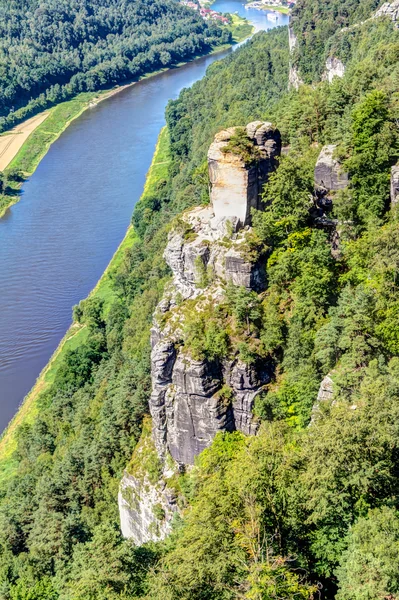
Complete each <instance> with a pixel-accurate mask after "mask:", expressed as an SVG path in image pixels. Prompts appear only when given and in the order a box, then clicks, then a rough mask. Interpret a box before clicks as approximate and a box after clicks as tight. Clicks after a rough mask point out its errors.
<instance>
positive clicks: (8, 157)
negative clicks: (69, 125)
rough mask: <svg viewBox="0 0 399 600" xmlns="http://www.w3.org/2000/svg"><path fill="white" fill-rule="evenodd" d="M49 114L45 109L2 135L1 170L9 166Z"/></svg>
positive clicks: (0, 137) (0, 145) (0, 148)
mask: <svg viewBox="0 0 399 600" xmlns="http://www.w3.org/2000/svg"><path fill="white" fill-rule="evenodd" d="M49 114H50V113H49V111H48V110H45V111H44V112H42V113H39V114H38V115H35V116H34V117H31V118H30V119H27V120H26V121H23V122H22V123H20V124H19V125H16V127H14V128H13V129H11V130H10V131H7V132H6V133H4V134H3V135H2V136H0V171H4V169H5V168H6V167H8V165H9V164H10V162H11V161H12V159H13V158H14V156H16V155H17V153H18V152H19V150H20V149H21V148H22V146H23V145H24V143H25V142H26V140H27V139H28V137H29V136H30V134H31V133H33V132H34V131H35V129H36V128H37V127H39V125H41V124H42V123H43V121H45V120H46V119H47V117H48V115H49Z"/></svg>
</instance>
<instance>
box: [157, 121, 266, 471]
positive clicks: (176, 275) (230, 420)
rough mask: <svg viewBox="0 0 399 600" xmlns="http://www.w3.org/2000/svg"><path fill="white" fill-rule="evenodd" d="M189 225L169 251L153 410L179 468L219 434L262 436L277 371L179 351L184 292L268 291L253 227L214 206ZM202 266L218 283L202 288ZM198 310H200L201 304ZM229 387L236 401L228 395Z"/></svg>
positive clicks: (190, 218)
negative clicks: (255, 254) (252, 247)
mask: <svg viewBox="0 0 399 600" xmlns="http://www.w3.org/2000/svg"><path fill="white" fill-rule="evenodd" d="M258 135H263V132H262V131H261V132H259V133H258ZM183 222H184V223H186V224H187V226H189V227H190V229H189V230H187V228H186V227H185V226H184V225H182V226H181V227H180V229H179V228H178V229H177V230H174V231H172V232H171V233H170V236H169V243H168V245H167V248H166V250H165V258H166V260H167V262H168V264H169V266H170V268H171V269H172V272H173V285H172V288H171V290H170V291H169V297H168V299H166V298H164V299H163V300H162V302H161V303H160V305H159V307H158V311H157V315H158V316H157V318H156V319H155V320H154V325H153V328H152V355H151V361H152V394H151V400H150V410H151V415H152V419H153V437H154V441H155V445H156V448H157V451H158V454H159V456H161V457H165V456H166V455H167V454H168V453H170V454H171V456H172V457H173V459H174V460H175V461H176V462H177V463H179V464H193V462H194V458H195V456H196V455H198V454H199V453H200V452H202V450H203V449H204V448H206V447H207V446H209V444H210V443H211V442H212V439H213V438H214V436H215V435H216V433H217V432H218V431H233V430H235V429H239V430H241V431H243V432H244V433H246V434H249V433H255V432H256V423H255V422H254V420H253V415H252V408H253V404H254V400H255V398H256V395H257V394H259V392H260V391H261V390H262V389H263V386H264V385H265V383H267V382H268V381H269V379H270V373H269V372H268V371H267V369H266V372H264V371H265V370H264V369H263V371H262V372H261V370H260V369H259V368H256V367H254V366H251V367H250V366H248V365H245V364H244V363H243V362H242V361H239V360H237V359H235V358H233V359H232V360H230V361H228V360H227V359H226V361H224V362H222V363H220V362H209V361H207V360H204V361H196V360H193V359H192V358H191V357H190V356H188V355H187V354H185V353H184V350H181V349H180V350H177V349H176V348H177V347H179V345H180V341H181V327H182V325H183V323H182V316H181V314H180V312H179V307H178V306H177V300H176V296H177V294H179V295H180V297H181V298H182V299H183V300H186V299H190V300H193V299H198V300H197V302H200V301H201V299H202V298H204V299H208V300H209V298H211V299H212V301H213V302H215V303H217V302H218V301H220V298H223V297H224V291H223V283H225V282H228V281H230V282H232V283H233V284H235V285H240V286H244V287H246V288H247V289H263V288H264V285H265V268H264V259H263V258H262V257H260V258H258V260H255V261H253V260H250V259H249V258H248V257H247V256H246V252H245V250H247V246H246V236H247V235H248V234H249V233H250V229H249V228H248V227H245V228H241V229H239V221H238V219H237V218H236V217H231V218H228V217H226V218H217V217H215V216H214V215H213V212H212V209H211V208H210V207H203V208H195V209H193V210H192V211H190V212H188V213H186V214H185V215H183ZM199 262H200V264H201V265H202V266H201V270H202V274H204V273H211V277H210V279H211V283H208V285H207V286H205V288H204V287H203V285H201V282H200V277H199V276H200V274H199V273H198V264H199ZM198 307H199V308H198V310H200V303H199V304H198ZM165 320H166V325H164V326H163V325H162V322H165ZM226 385H227V386H228V389H229V391H230V394H231V397H230V398H229V399H226V398H225V397H224V395H223V390H224V389H225V386H226Z"/></svg>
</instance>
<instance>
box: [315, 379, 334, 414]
mask: <svg viewBox="0 0 399 600" xmlns="http://www.w3.org/2000/svg"><path fill="white" fill-rule="evenodd" d="M333 396H334V382H333V380H332V379H331V375H330V374H328V375H326V376H325V377H324V379H323V380H322V382H321V383H320V387H319V392H318V394H317V398H316V402H315V403H314V405H313V408H312V415H311V420H310V425H312V424H313V423H314V422H315V421H317V419H318V418H319V417H320V415H321V410H320V405H321V404H322V403H323V402H330V401H331V400H332V399H333Z"/></svg>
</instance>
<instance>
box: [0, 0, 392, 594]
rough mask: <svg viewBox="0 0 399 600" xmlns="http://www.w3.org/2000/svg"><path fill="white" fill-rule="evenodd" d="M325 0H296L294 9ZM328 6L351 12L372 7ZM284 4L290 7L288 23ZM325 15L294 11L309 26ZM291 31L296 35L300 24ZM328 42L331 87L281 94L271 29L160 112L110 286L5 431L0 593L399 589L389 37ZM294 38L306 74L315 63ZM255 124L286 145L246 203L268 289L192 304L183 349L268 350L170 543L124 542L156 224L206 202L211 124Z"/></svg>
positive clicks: (189, 494)
mask: <svg viewBox="0 0 399 600" xmlns="http://www.w3.org/2000/svg"><path fill="white" fill-rule="evenodd" d="M336 4H337V3H324V2H323V0H308V1H307V3H306V10H307V11H313V12H312V14H316V13H318V11H320V10H325V11H327V12H328V10H329V9H328V6H335V5H336ZM339 4H340V9H339V10H340V11H346V12H347V14H350V15H356V14H358V11H360V12H361V14H360V13H359V18H363V11H366V14H365V16H369V14H368V13H367V11H371V10H373V9H374V5H372V3H369V4H367V3H363V2H362V3H361V2H360V1H358V0H343V1H341V2H340V3H339ZM364 7H365V8H364ZM303 14H304V13H301V7H299V8H298V13H297V14H296V17H295V18H296V19H297V25H296V27H297V28H298V23H299V21H300V20H301V19H304V18H305V17H304V16H303ZM328 14H329V13H328ZM370 14H371V13H370ZM325 24H326V22H325V21H323V22H322V23H320V22H318V21H317V20H316V21H315V23H314V27H315V32H316V33H315V35H320V39H321V37H322V36H321V33H320V28H323V27H324V26H325ZM343 24H346V23H343ZM326 31H327V30H326ZM303 32H304V33H303V35H304V40H305V41H304V42H302V40H300V45H301V44H306V39H307V36H306V27H305V23H303ZM298 33H300V32H299V30H298V29H297V34H298ZM327 34H328V35H327V39H325V44H326V46H325V47H327V45H328V44H330V47H334V48H335V49H336V52H337V54H338V56H339V57H340V58H342V59H344V62H345V65H346V72H345V76H344V77H343V79H334V81H333V83H332V84H328V83H327V82H317V81H316V80H317V76H315V83H314V84H313V85H303V86H301V87H300V89H299V91H298V92H296V91H290V92H287V83H288V62H289V60H288V59H289V56H288V33H287V30H286V29H285V28H281V29H277V30H273V31H271V32H269V33H267V34H257V35H256V36H255V37H254V38H253V39H252V40H251V41H250V42H249V43H248V44H246V45H245V46H244V47H243V48H241V49H240V50H238V51H237V52H236V53H234V54H233V55H231V56H230V57H228V58H227V59H225V60H224V61H221V62H218V63H214V64H213V65H212V66H211V67H210V68H209V70H208V72H207V75H206V77H205V78H204V79H203V80H202V81H200V82H198V83H196V84H195V85H194V86H193V87H192V88H191V89H190V90H184V91H183V92H182V94H181V95H180V97H179V98H178V99H177V100H176V101H173V102H171V103H170V104H169V106H168V109H167V125H168V132H165V133H164V134H163V136H162V138H161V142H160V146H159V148H158V151H159V152H161V151H162V152H163V153H164V158H165V160H163V161H159V162H162V163H163V164H162V165H159V166H161V167H162V170H161V171H160V172H159V171H158V173H157V172H156V171H151V174H150V179H149V181H148V185H147V187H146V190H145V193H144V194H143V197H142V198H141V200H140V202H139V203H138V204H137V206H136V209H135V211H134V214H133V228H134V237H133V238H132V241H133V243H128V244H127V247H126V248H125V249H124V252H123V256H119V259H118V262H117V265H116V267H115V269H113V270H112V272H111V273H110V274H109V277H110V278H109V280H108V283H107V286H109V287H107V289H108V290H109V291H108V296H107V298H102V297H101V296H96V295H93V296H92V297H91V298H89V299H88V300H86V301H84V302H82V303H81V304H80V305H79V306H78V307H76V308H75V311H74V316H75V320H76V322H77V324H76V325H75V327H77V328H80V330H81V331H86V336H85V339H81V340H80V343H79V344H78V345H77V346H74V347H70V348H66V349H65V351H63V352H62V355H61V356H60V357H58V359H57V365H56V368H54V369H53V370H52V375H51V378H50V379H49V381H48V385H47V386H46V387H45V389H44V390H43V391H42V392H41V393H39V394H38V396H37V398H36V400H35V403H36V404H35V405H36V413H35V415H34V417H33V418H31V419H28V418H27V419H25V420H22V423H21V425H20V426H19V427H18V428H17V429H16V430H15V431H14V432H13V443H15V451H14V453H13V454H12V455H10V454H8V455H7V453H6V452H4V453H3V458H2V461H0V462H2V464H1V467H2V468H3V469H5V468H6V467H7V465H8V470H7V471H6V473H7V477H4V478H3V480H2V484H1V498H0V522H1V525H2V526H1V528H0V553H1V562H0V597H2V598H4V599H7V600H8V599H10V600H22V599H24V600H28V599H30V600H42V599H46V600H47V599H51V600H55V599H65V600H67V599H68V600H72V599H73V600H90V599H93V600H94V599H96V600H97V599H104V600H108V599H110V600H112V599H116V598H123V599H125V600H126V599H130V600H133V599H137V598H146V599H147V600H184V599H187V600H188V599H190V600H232V599H238V598H246V599H248V600H268V599H273V598H275V599H277V598H285V599H288V598H292V599H294V598H295V599H297V598H318V597H322V598H337V600H375V599H378V598H380V599H381V600H382V599H384V598H391V599H392V600H394V599H395V598H399V579H398V565H397V561H398V544H399V516H398V512H397V509H398V505H399V475H398V468H397V461H398V454H399V429H398V423H399V419H398V410H399V328H398V325H397V315H398V311H399V308H398V300H397V294H398V290H397V286H398V277H397V273H398V269H399V264H398V261H399V258H398V257H399V225H398V223H399V221H398V218H397V210H396V208H395V206H393V207H392V208H390V205H389V174H390V167H391V166H392V165H393V164H395V163H396V161H397V159H398V154H399V131H398V127H397V122H398V118H399V114H398V110H399V104H398V96H397V80H398V74H399V64H398V56H399V31H398V30H397V29H395V28H394V26H393V24H392V23H391V22H390V21H389V20H388V19H386V20H385V19H377V20H372V21H366V22H365V23H363V24H362V25H360V26H359V27H357V28H356V29H355V31H354V32H353V31H351V30H346V31H344V32H342V33H341V37H340V38H339V43H338V41H337V39H338V38H336V37H335V36H336V33H335V29H333V30H332V31H327ZM308 50H309V53H308V56H307V61H306V65H304V66H301V65H300V67H299V68H300V75H301V76H302V77H304V78H306V77H305V70H307V71H308V73H318V72H320V69H321V67H320V63H319V57H316V56H314V55H313V54H312V53H311V52H310V48H309V49H308ZM344 55H345V56H344ZM298 60H299V59H298ZM302 68H303V69H304V70H303V71H302V70H301V69H302ZM309 77H310V75H309ZM221 92H222V93H221ZM259 118H260V119H265V118H266V119H271V120H273V122H275V123H277V124H278V127H279V129H280V131H281V132H282V135H283V140H284V143H285V144H289V146H290V151H289V153H288V154H287V155H283V157H282V158H281V161H280V165H279V167H278V169H277V171H276V173H275V174H274V175H273V176H272V177H271V179H270V182H269V183H268V185H267V186H266V189H265V191H264V198H265V201H266V204H265V210H264V211H263V212H258V213H255V214H254V215H253V221H254V233H253V239H252V247H253V251H254V252H255V253H259V252H263V253H265V255H266V257H267V266H266V270H267V279H268V287H267V290H266V291H265V292H263V293H262V294H255V293H253V292H246V291H245V290H244V289H240V288H236V289H232V290H230V291H229V293H228V295H227V296H228V301H227V302H226V306H224V307H223V310H222V311H221V310H217V309H213V308H212V307H210V309H209V315H207V319H206V320H204V319H202V320H201V323H200V324H199V325H200V326H195V325H196V323H195V320H196V319H199V320H200V319H201V315H196V314H193V315H192V319H193V323H192V327H191V332H192V334H193V335H191V337H190V338H189V339H187V340H186V341H185V343H186V346H187V349H188V350H190V344H191V351H192V352H194V353H195V352H196V349H198V348H202V352H205V353H209V356H213V357H214V356H218V355H220V353H226V352H229V347H230V346H231V345H232V344H237V341H238V342H239V344H240V352H242V353H243V355H244V356H245V357H246V360H248V361H250V360H251V357H252V358H253V359H257V358H260V359H262V360H265V359H267V360H269V361H272V362H273V364H274V373H275V375H274V379H273V381H272V382H271V383H270V384H269V388H268V391H267V393H266V394H264V395H263V396H262V397H260V398H259V399H258V401H257V404H256V407H255V412H256V416H257V418H258V419H259V420H260V422H261V426H260V430H259V433H258V435H257V436H255V437H245V436H243V435H242V434H239V433H231V434H227V433H226V434H223V435H218V436H217V437H216V438H215V440H214V443H213V444H212V446H211V447H210V448H208V449H207V450H205V451H204V452H203V453H202V454H201V455H200V457H199V458H198V461H197V464H196V466H195V467H194V469H193V470H192V471H191V472H190V473H188V474H182V475H180V476H179V477H177V479H176V487H177V489H178V490H179V493H180V502H181V509H182V516H181V517H179V518H177V519H176V522H175V526H174V530H173V533H172V534H171V536H170V537H169V538H167V539H166V540H165V541H164V542H160V543H157V544H148V545H146V546H143V547H141V548H135V547H133V546H132V544H131V543H130V542H129V541H127V540H124V539H123V538H122V537H121V535H120V532H119V522H118V514H117V502H116V494H117V488H118V483H119V480H120V477H121V473H122V470H123V468H124V467H125V466H126V465H127V464H128V463H129V461H130V459H131V456H132V451H133V449H134V447H135V445H136V444H137V441H138V439H139V437H140V433H141V428H142V422H143V418H144V417H145V415H146V413H147V410H148V396H149V393H150V390H151V382H150V356H149V354H150V348H149V328H150V324H151V319H152V313H153V311H154V309H155V306H156V305H157V302H158V301H159V299H160V297H161V295H162V291H163V288H164V286H165V283H166V282H168V280H169V278H170V274H169V271H168V269H167V267H166V265H165V263H164V260H163V258H162V251H163V249H164V247H165V244H166V238H167V233H168V230H169V229H170V226H171V223H172V222H173V220H175V219H176V217H177V216H178V215H179V213H181V212H182V211H183V210H185V209H186V208H188V207H190V206H194V205H198V204H201V203H206V202H207V201H208V180H207V171H206V151H207V148H208V146H209V143H210V142H211V141H212V139H213V135H214V133H215V132H216V131H218V130H219V129H221V128H223V127H227V126H231V125H239V124H242V125H245V124H246V123H247V122H249V121H251V120H254V119H259ZM324 143H337V144H338V153H339V155H340V158H341V160H342V162H343V164H344V165H345V167H346V168H347V169H348V171H349V173H350V177H351V180H350V181H351V183H350V186H349V188H348V189H346V190H343V191H341V192H338V193H337V194H336V196H335V197H334V202H333V209H332V210H333V214H332V217H334V218H335V219H336V220H337V221H338V222H339V223H340V224H341V225H340V240H341V241H340V247H339V252H331V240H330V235H329V233H328V231H326V230H324V229H323V228H321V227H317V226H315V223H314V221H313V220H312V218H311V216H310V212H309V208H310V207H311V206H312V205H313V197H314V180H313V169H314V165H315V160H316V157H317V155H318V152H319V149H320V145H321V144H324ZM155 162H158V159H156V161H155ZM249 294H250V296H249ZM220 340H222V341H223V343H222V344H221V343H220ZM328 373H333V374H334V400H335V401H334V403H333V404H331V403H328V402H326V403H323V404H322V405H320V407H319V413H318V414H317V415H316V417H315V418H314V420H313V422H312V424H311V425H310V426H309V423H310V420H311V415H312V407H313V405H314V404H315V401H316V397H317V391H318V387H319V385H320V381H321V380H322V379H323V377H324V376H325V375H326V374H328Z"/></svg>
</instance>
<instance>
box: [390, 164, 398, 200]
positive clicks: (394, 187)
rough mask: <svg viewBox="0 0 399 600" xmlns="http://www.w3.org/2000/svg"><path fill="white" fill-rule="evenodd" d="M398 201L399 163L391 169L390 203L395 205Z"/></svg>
mask: <svg viewBox="0 0 399 600" xmlns="http://www.w3.org/2000/svg"><path fill="white" fill-rule="evenodd" d="M398 202H399V165H395V166H394V167H392V169H391V204H392V206H394V205H396V204H397V203H398Z"/></svg>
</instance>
